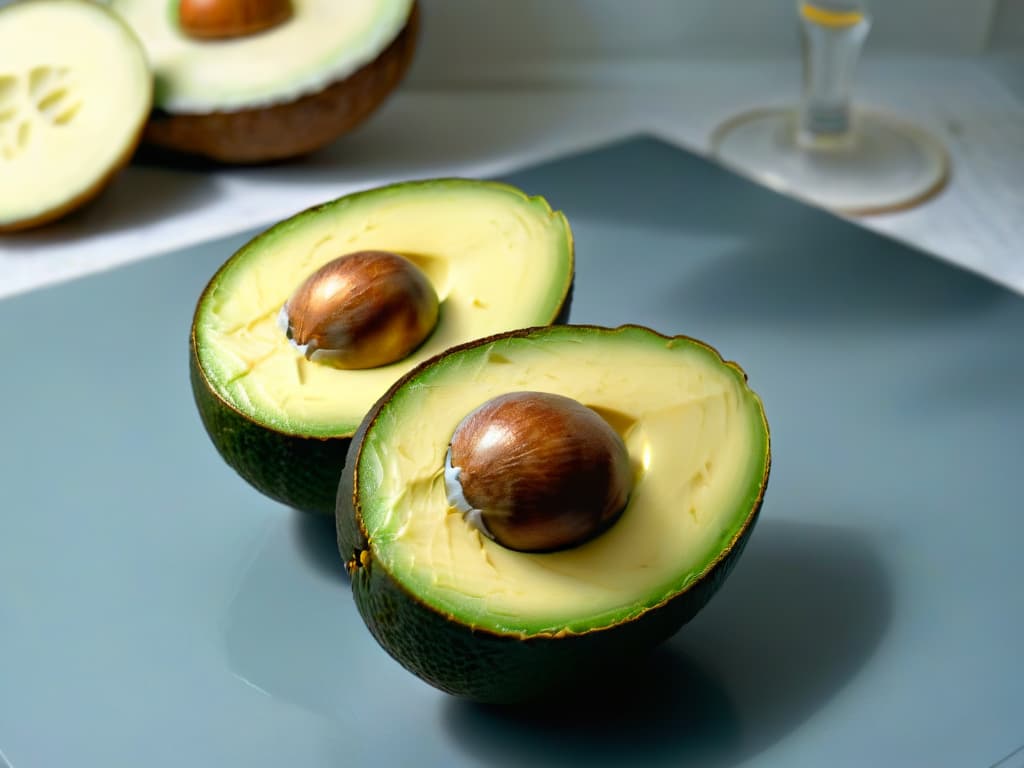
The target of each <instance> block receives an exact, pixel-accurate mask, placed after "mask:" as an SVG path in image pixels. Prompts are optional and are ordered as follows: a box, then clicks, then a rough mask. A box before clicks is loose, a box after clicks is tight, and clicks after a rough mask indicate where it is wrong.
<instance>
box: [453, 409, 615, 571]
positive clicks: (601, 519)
mask: <svg viewBox="0 0 1024 768" xmlns="http://www.w3.org/2000/svg"><path fill="white" fill-rule="evenodd" d="M444 476H445V489H446V492H447V497H448V502H449V504H451V505H452V506H453V507H455V508H456V509H458V510H459V511H460V512H462V513H463V516H464V517H465V519H466V520H467V522H469V524H470V525H472V526H474V527H476V528H477V529H478V530H479V531H480V532H481V533H483V534H484V535H485V536H487V537H489V538H491V539H494V540H495V541H496V542H497V543H499V544H501V545H502V546H504V547H507V548H508V549H513V550H517V551H522V552H551V551H556V550H561V549H568V548H570V547H574V546H577V545H579V544H582V543H584V542H585V541H588V540H589V539H592V538H593V537H595V536H596V535H598V534H599V533H601V532H602V531H604V530H605V529H606V528H608V526H610V525H611V524H612V523H614V522H615V520H616V519H617V518H618V517H619V515H620V514H621V513H622V511H623V510H624V509H625V507H626V502H627V500H628V499H629V495H630V492H631V490H632V484H633V477H632V469H631V465H630V461H629V455H628V453H627V451H626V447H625V445H624V444H623V442H622V438H620V437H619V435H618V434H617V433H616V432H615V430H613V429H612V427H611V426H610V425H609V424H608V423H607V422H606V421H605V420H604V419H602V418H601V417H600V416H599V415H598V414H597V413H596V412H595V411H593V410H591V409H590V408H587V407H586V406H584V405H582V404H581V403H579V402H578V401H576V400H574V399H572V398H570V397H566V396H563V395H556V394H550V393H545V392H513V393H509V394H505V395H499V396H498V397H495V398H492V399H491V400H488V401H487V402H486V403H484V404H483V405H481V406H480V407H479V408H477V409H475V410H473V411H471V412H470V413H469V414H468V415H467V416H466V417H465V418H464V419H463V420H462V421H461V422H460V423H459V425H458V427H456V429H455V432H454V433H453V435H452V439H451V443H450V444H449V446H448V451H447V455H446V457H445V467H444Z"/></svg>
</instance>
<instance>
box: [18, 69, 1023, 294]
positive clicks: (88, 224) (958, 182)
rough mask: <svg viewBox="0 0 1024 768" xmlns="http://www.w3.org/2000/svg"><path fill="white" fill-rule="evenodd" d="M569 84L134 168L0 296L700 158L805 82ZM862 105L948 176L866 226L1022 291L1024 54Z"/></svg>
mask: <svg viewBox="0 0 1024 768" xmlns="http://www.w3.org/2000/svg"><path fill="white" fill-rule="evenodd" d="M558 75H559V77H560V78H562V84H561V86H560V87H552V86H551V85H550V84H549V85H535V86H533V87H522V86H519V87H514V86H510V87H507V88H501V87H497V88H490V89H488V90H485V91H473V90H464V89H460V90H423V89H418V90H414V89H405V90H403V91H401V92H399V93H398V94H397V95H396V96H395V97H394V98H393V99H391V100H390V101H389V102H388V103H387V104H386V105H385V107H384V108H383V109H382V110H381V111H380V112H379V113H378V114H377V115H376V116H374V118H373V119H372V120H370V121H369V122H368V123H367V124H366V125H364V126H363V127H362V128H361V129H360V130H358V131H357V132H355V133H354V134H352V135H350V136H348V137H346V138H344V139H343V140H341V141H338V142H337V143H335V144H334V145H333V146H331V147H330V148H328V149H326V150H324V151H322V152H320V153H318V154H316V155H314V156H312V157H310V158H307V159H305V160H303V161H301V162H295V163H289V164H285V165H275V166H271V167H267V168H247V169H219V170H215V169H210V168H191V169H189V168H182V167H180V166H179V167H168V166H166V165H159V164H152V163H150V164H145V163H141V162H137V163H136V164H135V165H133V166H131V167H130V168H128V169H127V170H126V171H125V172H124V173H123V174H122V175H121V176H119V177H118V179H117V181H116V183H115V184H114V185H113V186H112V187H111V188H110V189H109V190H107V192H106V193H105V194H104V195H103V196H102V197H101V198H100V199H99V200H97V201H96V202H95V203H94V204H93V205H91V206H89V207H88V208H86V209H85V210H83V211H81V212H79V213H77V214H75V215H73V216H71V217H70V218H68V219H65V220H64V221H62V222H59V223H57V224H55V225H52V226H49V227H46V228H44V229H41V230H38V231H35V232H30V233H27V234H23V235H17V236H6V237H3V238H0V296H4V295H11V294H15V293H19V292H22V291H26V290H30V289H33V288H36V287H40V286H43V285H48V284H52V283H54V282H58V281H62V280H67V279H70V278H73V277H77V276H80V275H84V274H89V273H91V272H96V271H99V270H103V269H108V268H111V267H115V266H119V265H121V264H126V263H131V262H133V261H137V260H140V259H143V258H146V257H149V256H153V255H157V254H163V253H168V252H170V251H173V250H176V249H179V248H184V247H186V246H189V245H194V244H197V243H201V242H204V241H206V240H209V239H211V238H214V237H223V236H225V235H230V234H234V233H238V232H241V231H244V230H246V229H250V228H253V227H261V226H265V225H267V224H269V223H271V222H273V221H276V220H278V219H281V218H283V217H284V216H286V215H288V214H290V213H293V212H295V211H298V210H301V209H303V208H306V207H308V206H311V205H315V204H319V203H321V202H323V201H325V200H328V199H331V198H333V197H337V196H339V195H342V194H345V193H347V192H350V191H353V190H356V189H359V188H364V187H368V186H374V185H376V184H381V183H386V182H390V181H396V180H403V179H408V178H424V177H429V176H438V175H442V176H452V175H458V176H470V177H488V176H496V175H500V174H505V173H509V172H511V171H514V170H515V169H517V168H521V167H524V166H525V165H526V164H530V163H535V162H539V161H542V160H545V159H548V158H552V157H557V156H559V155H561V154H564V153H565V152H568V151H574V150H580V149H587V148H593V147H596V146H600V145H602V144H604V143H607V142H609V141H613V140H616V139H619V138H622V137H625V136H628V135H631V134H635V133H637V132H644V133H649V134H654V135H658V136H660V137H662V138H663V139H665V140H666V141H669V142H671V143H673V144H676V145H678V146H680V147H683V148H687V149H690V150H693V151H696V152H705V151H706V150H707V148H708V142H709V137H710V135H711V133H712V131H713V129H714V128H715V127H716V126H717V125H718V124H719V123H721V122H722V121H724V120H726V119H727V118H729V117H731V116H732V115H734V114H735V113H736V112H737V111H742V110H747V109H751V108H753V107H758V106H764V105H777V104H785V103H791V102H793V101H795V100H796V99H797V97H798V95H799V94H798V92H797V89H798V87H799V82H800V79H799V78H800V76H799V67H798V64H797V62H796V61H794V60H788V59H770V60H763V61H758V60H752V61H744V60H700V59H673V60H666V61H657V62H651V61H643V62H638V63H637V64H636V66H635V67H634V68H627V67H623V66H622V65H621V63H620V64H616V65H608V66H607V67H606V68H604V69H602V68H601V66H600V62H597V63H595V62H592V61H588V62H581V64H580V67H579V72H578V73H574V72H561V71H560V72H559V73H558ZM597 84H600V85H597ZM855 94H856V99H857V103H858V104H861V105H865V106H870V107H872V108H883V109H888V110H890V111H893V112H895V113H897V114H899V115H902V116H904V117H906V118H907V119H912V120H914V121H916V122H918V123H920V124H921V125H922V126H924V127H926V128H927V129H928V130H930V131H932V132H933V133H935V134H936V135H937V136H939V138H941V139H942V141H943V142H944V143H945V144H946V146H947V147H948V148H949V151H950V154H951V157H952V166H953V172H952V177H951V180H950V183H949V185H948V186H947V187H946V189H945V190H944V191H943V193H942V194H941V195H940V196H939V197H937V198H935V199H933V200H932V201H930V202H929V203H927V204H926V205H923V206H920V207H918V208H914V209H912V210H909V211H904V212H901V213H895V214H887V215H884V216H873V217H869V218H865V219H860V220H858V223H859V224H860V225H861V226H864V227H866V228H868V229H871V230H872V231H876V232H881V233H885V234H888V235H889V236H891V237H894V238H896V239H899V240H901V241H903V242H906V243H909V244H911V245H913V246H915V247H917V248H919V249H921V250H923V251H926V252H928V253H930V254H932V255H934V256H935V257H937V258H940V259H943V260H945V261H949V262H951V263H954V264H958V265H960V266H963V267H965V268H966V269H970V270H972V271H975V272H977V273H979V274H982V275H985V276H986V277H988V278H989V279H991V280H994V281H996V282H998V283H1000V284H1002V285H1006V286H1008V287H1010V288H1012V289H1014V290H1017V291H1019V292H1024V257H1022V255H1021V247H1020V243H1021V242H1024V57H1014V56H1012V55H1008V54H1007V55H1004V56H1002V57H1001V58H998V59H997V58H996V57H964V58H949V57H947V58H934V57H931V58H929V57H892V56H890V57H884V58H875V57H872V56H869V57H868V58H867V59H866V60H865V61H864V62H863V63H862V65H861V66H860V67H859V68H858V78H857V87H856V90H855Z"/></svg>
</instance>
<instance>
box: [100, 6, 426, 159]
mask: <svg viewBox="0 0 1024 768" xmlns="http://www.w3.org/2000/svg"><path fill="white" fill-rule="evenodd" d="M112 7H113V9H114V10H115V11H116V12H117V13H118V14H120V15H121V16H122V17H123V18H124V19H125V20H126V21H127V22H128V23H129V24H130V25H131V26H132V27H133V29H135V31H136V32H137V33H138V35H139V37H140V38H141V39H142V42H143V44H144V45H145V48H146V51H147V53H148V55H149V58H150V61H151V62H152V66H153V71H154V73H155V75H156V92H155V97H154V106H155V110H154V113H153V115H152V117H151V119H150V120H149V123H148V125H147V127H146V131H145V134H144V136H143V141H144V142H145V143H147V144H149V145H152V146H154V147H158V148H160V149H163V150H169V151H172V152H177V153H184V154H191V155H198V156H203V157H206V158H210V159H213V160H216V161H218V162H224V163H262V162H268V161H275V160H282V159H286V158H291V157H296V156H299V155H303V154H306V153H309V152H312V151H314V150H316V149H319V148H320V147H323V146H325V145H327V144H329V143H330V142H332V141H334V140H335V139H336V138H338V137H339V136H341V135H343V134H345V133H347V132H349V131H351V130H352V129H354V128H355V127H356V126H358V125H359V124H360V123H362V122H363V121H364V120H366V119H367V118H368V117H369V116H370V115H371V114H372V113H373V112H374V111H375V110H376V109H377V108H378V107H379V106H380V105H381V104H382V103H383V101H384V100H385V99H386V98H387V96H388V95H389V94H390V93H391V92H392V91H393V90H394V89H395V88H396V87H397V85H398V84H399V83H400V82H401V80H402V78H403V77H404V76H405V73H406V71H407V70H408V68H409V65H410V63H411V62H412V58H413V54H414V52H415V49H416V39H417V34H418V30H419V10H418V6H417V5H416V3H415V2H414V0H361V1H360V2H340V1H339V0H112Z"/></svg>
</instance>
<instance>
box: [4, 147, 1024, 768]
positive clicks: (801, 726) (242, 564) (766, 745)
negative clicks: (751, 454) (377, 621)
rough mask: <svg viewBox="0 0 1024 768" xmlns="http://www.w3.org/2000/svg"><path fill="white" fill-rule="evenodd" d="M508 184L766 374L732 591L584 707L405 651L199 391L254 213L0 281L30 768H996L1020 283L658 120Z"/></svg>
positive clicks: (624, 307)
mask: <svg viewBox="0 0 1024 768" xmlns="http://www.w3.org/2000/svg"><path fill="white" fill-rule="evenodd" d="M510 180H511V181H512V182H513V183H516V184H519V185H521V186H523V187H524V188H525V189H527V190H528V191H530V192H531V193H535V194H543V195H545V196H546V197H548V198H549V200H550V201H551V202H552V203H553V204H554V205H556V206H558V207H561V208H562V209H563V210H565V212H566V213H567V215H568V216H569V218H570V221H571V222H572V224H573V227H574V230H575V233H576V236H577V253H578V278H577V288H576V298H575V304H574V312H573V319H574V320H576V321H579V322H593V323H602V324H612V325H614V324H619V323H625V322H638V323H644V324H648V325H651V326H653V327H654V328H656V329H658V330H660V331H663V332H666V333H687V334H690V335H694V336H697V337H700V338H703V339H704V340H706V341H708V342H710V343H712V344H714V345H715V346H717V347H718V348H719V349H720V350H721V351H722V352H723V354H725V355H726V356H727V357H730V358H733V359H736V360H738V361H739V362H740V363H741V364H742V365H743V366H744V367H745V369H746V370H747V372H748V373H749V375H750V380H751V383H752V385H753V386H754V388H755V389H756V390H757V391H758V392H760V394H761V395H762V397H763V399H764V402H765V405H766V409H767V412H768V417H769V420H770V422H771V426H772V430H773V448H774V469H773V473H772V480H771V484H770V487H769V492H768V496H767V501H766V503H765V506H764V510H763V516H762V519H761V522H760V523H759V525H758V528H757V529H756V531H755V532H754V535H753V537H752V539H751V542H750V545H749V547H748V549H747V551H746V553H745V554H744V557H743V559H742V561H741V562H740V564H739V566H738V568H737V570H736V571H735V573H734V575H733V576H732V577H731V579H730V581H729V582H728V583H727V584H726V586H725V587H724V588H723V590H722V591H721V593H720V594H719V595H718V597H716V599H715V600H714V601H713V602H712V604H711V605H710V606H709V607H708V608H707V609H706V611H705V612H704V613H703V614H701V615H700V616H699V617H698V618H697V619H696V620H695V621H694V622H693V623H692V624H691V625H690V626H689V627H687V628H685V629H684V630H683V632H681V633H680V634H679V635H678V636H676V637H675V638H674V639H673V640H672V641H670V642H669V643H668V644H667V646H666V647H664V648H663V649H662V650H660V651H659V653H658V654H657V656H656V658H655V659H654V662H653V664H652V665H650V666H649V667H647V668H646V669H642V670H640V671H638V672H637V674H636V676H635V677H634V678H633V679H631V680H629V681H628V682H626V683H618V684H614V685H612V684H610V686H609V692H608V696H607V699H606V700H593V699H592V700H590V701H588V702H586V703H578V704H575V705H573V706H571V707H567V708H566V709H567V712H566V715H565V716H564V717H559V718H552V717H550V716H549V717H547V718H543V719H538V718H536V717H533V718H531V717H530V716H528V715H526V714H523V713H519V714H516V713H509V712H502V711H499V710H495V709H488V708H482V707H478V706H475V705H472V704H468V703H465V702H460V701H456V700H452V699H450V698H448V697H446V696H444V695H443V694H440V693H437V692H435V691H433V690H432V689H430V688H428V687H427V686H425V685H424V684H422V683H420V682H419V681H418V680H416V679H415V678H413V677H412V676H410V675H408V674H407V673H406V672H405V671H404V670H402V669H401V668H400V667H398V665H397V664H395V663H393V662H392V661H391V660H390V659H389V658H388V657H387V656H386V655H385V654H384V653H383V652H382V651H380V650H379V649H378V648H377V646H376V645H375V643H374V642H373V640H372V639H371V638H370V636H369V634H368V633H367V632H366V631H365V629H364V627H363V626H362V623H361V622H360V621H359V619H358V617H357V615H356V613H355V611H354V608H353V606H352V602H351V598H350V596H349V595H348V585H347V582H346V581H345V579H344V577H343V574H342V572H341V568H340V560H339V559H338V558H337V555H336V554H335V552H334V545H333V532H332V530H331V527H330V525H329V524H327V525H324V524H322V522H323V521H319V520H315V519H311V518H307V517H303V516H301V515H298V514H295V513H292V512H291V511H290V510H287V509H285V508H283V507H281V506H279V505H276V504H274V503H272V502H270V501H268V500H265V499H264V498H262V497H261V496H259V495H258V494H257V493H256V492H255V491H252V490H250V489H249V488H248V486H246V485H245V484H244V483H243V482H242V481H241V480H239V479H238V478H237V477H236V476H235V475H234V474H233V473H232V472H231V470H229V469H228V468H227V467H226V466H225V465H223V464H222V463H221V461H220V460H219V458H218V457H217V456H216V454H215V452H214V450H213V448H212V447H211V446H210V444H209V442H208V441H207V439H206V436H205V434H204V433H203V431H202V427H201V425H200V423H199V419H198V417H197V416H196V414H195V412H194V409H193V406H192V401H191V396H190V392H189V386H188V378H187V368H186V360H187V356H186V351H187V343H186V341H187V334H188V326H189V321H190V317H191V312H192V308H193V306H194V302H195V299H196V298H197V296H198V294H199V291H200V290H201V289H202V286H203V285H204V283H205V281H206V280H207V279H208V278H209V276H210V275H211V274H212V273H213V271H214V270H215V269H216V267H217V266H219V264H220V263H221V262H222V261H223V260H224V259H225V258H226V257H227V256H228V255H229V254H230V252H231V251H232V250H233V249H234V248H236V247H237V246H238V245H240V244H241V243H242V242H243V241H244V240H245V239H246V238H245V237H235V238H231V239H229V240H225V241H221V242H217V243H213V244H210V245H207V246H204V247H201V248H194V249H190V250H188V251H184V252H180V253H177V254H173V255H171V256H167V257H164V258H161V259H158V260H154V261H149V262H145V263H142V264H138V265H136V266H133V267H130V268H126V269H123V270H120V271H117V272H113V273H109V274H104V275H99V276H96V277H92V278H87V279H84V280H81V281H79V282H76V283H73V284H69V285H65V286H60V287H56V288H52V289H48V290H45V291H41V292H38V293H35V294H30V295H27V296H23V297H19V298H16V299H12V300H8V301H6V302H2V303H0V345H2V349H3V352H4V362H3V363H2V375H0V402H2V403H3V404H4V406H3V407H4V417H3V422H2V424H3V426H2V434H3V439H2V440H0V489H2V490H0V754H2V756H3V757H6V759H7V761H8V762H9V763H10V764H11V765H12V766H14V768H23V767H24V766H32V767H33V768H48V767H49V766H54V767H59V768H64V767H66V766H69V765H74V766H79V767H83V766H103V767H106V766H120V765H126V766H127V765H146V766H151V767H152V768H157V767H159V766H175V767H177V766H181V765H202V766H207V765H210V766H212V765H218V766H246V768H259V767H260V766H280V765H296V766H300V765H301V766H348V765H360V764H362V765H382V766H391V765H424V766H428V765H430V766H433V765H437V766H465V765H481V764H484V765H497V766H520V765H537V766H548V765H574V764H576V765H584V764H585V765H626V764H630V765H666V766H667V765H672V766H676V765H697V766H700V765H714V766H728V765H738V764H744V763H752V764H756V765H759V766H760V765H764V766H798V765H807V766H822V765H829V766H837V765H839V766H843V765H850V766H863V765H915V766H916V765H921V766H924V765H927V766H931V767H933V768H940V767H942V766H982V767H983V768H985V767H987V766H991V765H992V764H994V763H996V762H997V761H999V760H1001V759H1002V758H1003V757H1005V756H1006V755H1009V754H1010V753H1011V752H1013V750H1015V749H1016V748H1017V747H1019V746H1021V744H1022V743H1024V661H1022V654H1021V647H1022V638H1024V597H1022V592H1021V586H1022V583H1024V564H1022V557H1021V552H1020V541H1021V540H1022V539H1024V517H1022V515H1021V510H1020V504H1019V501H1018V497H1019V495H1020V478H1021V476H1022V475H1024V397H1022V396H1021V393H1022V384H1024V351H1022V341H1021V340H1022V339H1024V300H1022V299H1020V298H1018V297H1015V296H1013V295H1011V294H1009V293H1007V292H1005V291H1003V290H1001V289H999V288H996V287H993V286H991V285H989V284H987V283H985V282H982V281H981V280H979V279H976V278H974V277H971V276H969V275H966V274H964V273H961V272H958V271H956V270H954V269H952V268H949V267H946V266H943V265H941V264H939V263H937V262H935V261H932V260H931V259H929V258H927V257H926V256H923V255H920V254H917V253H914V252H911V251H909V250H907V249H905V248H903V247H901V246H898V245H895V244H893V243H890V242H887V241H885V240H883V239H881V238H879V237H877V236H874V235H871V234H869V233H866V232H864V231H861V230H859V229H857V228H855V227H853V226H850V225H848V224H845V223H843V222H841V221H839V220H836V219H833V218H831V217H829V216H827V215H825V214H823V213H821V212H818V211H815V210H812V209H810V208H807V207H804V206H801V205H799V204H796V203H793V202H791V201H788V200H786V199H783V198H782V197H779V196H776V195H774V194H772V193H770V192H767V191H765V190H762V189H759V188H757V187H754V186H753V185H751V184H748V183H747V182H744V181H742V180H739V179H737V178H734V177H732V176H730V175H728V174H726V173H725V172H723V171H721V170H719V169H717V168H716V167H714V166H712V165H710V164H708V163H707V162H705V161H703V160H700V159H698V158H696V157H694V156H691V155H688V154H685V153H683V152H681V151H679V150H676V149H672V148H670V147H668V146H666V145H663V144H660V143H658V142H655V141H650V140H637V141H634V142H629V143H625V144H622V145H618V146H615V147H611V148H608V149H606V150H603V151H601V152H596V153H592V154H588V155H583V156H580V157H577V158H570V159H567V160H564V161H560V162H557V163H553V164H549V165H546V166H543V167H541V168H537V169H533V170H529V171H527V172H523V173H521V174H518V175H516V176H515V177H513V178H512V179H510ZM1018 757H1020V753H1018ZM2 762H3V758H2V757H0V764H2ZM1008 764H1009V763H1008Z"/></svg>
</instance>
